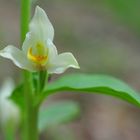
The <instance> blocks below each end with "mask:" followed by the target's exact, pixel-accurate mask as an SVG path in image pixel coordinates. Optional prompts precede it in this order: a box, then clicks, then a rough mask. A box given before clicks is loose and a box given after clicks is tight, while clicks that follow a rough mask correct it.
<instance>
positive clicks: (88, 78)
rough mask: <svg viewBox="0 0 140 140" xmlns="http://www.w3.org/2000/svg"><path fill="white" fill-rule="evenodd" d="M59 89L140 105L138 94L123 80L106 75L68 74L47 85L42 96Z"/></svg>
mask: <svg viewBox="0 0 140 140" xmlns="http://www.w3.org/2000/svg"><path fill="white" fill-rule="evenodd" d="M60 91H80V92H84V93H87V92H89V93H94V94H99V93H101V94H106V95H111V96H115V97H118V98H120V99H123V100H125V101H127V102H129V103H132V104H134V105H137V106H139V107H140V95H139V93H137V92H136V91H135V90H133V89H132V88H130V87H129V86H128V85H127V84H125V83H124V82H122V81H120V80H118V79H116V78H113V77H111V76H107V75H88V74H70V75H66V76H63V77H61V78H60V79H58V80H56V81H54V82H52V83H50V84H49V85H47V89H46V90H45V92H44V94H43V96H42V100H43V98H45V96H48V95H50V94H53V93H55V92H60Z"/></svg>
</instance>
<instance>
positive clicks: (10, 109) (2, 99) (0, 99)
mask: <svg viewBox="0 0 140 140" xmlns="http://www.w3.org/2000/svg"><path fill="white" fill-rule="evenodd" d="M13 89H14V83H13V80H12V79H11V78H7V79H6V80H5V81H4V83H3V85H2V87H1V89H0V123H1V124H2V125H6V124H7V123H8V122H9V121H12V122H13V123H14V124H15V125H17V124H18V122H19V118H20V110H19V108H18V106H17V105H16V104H15V103H14V102H13V101H11V100H10V99H8V97H9V96H10V95H11V93H12V91H13Z"/></svg>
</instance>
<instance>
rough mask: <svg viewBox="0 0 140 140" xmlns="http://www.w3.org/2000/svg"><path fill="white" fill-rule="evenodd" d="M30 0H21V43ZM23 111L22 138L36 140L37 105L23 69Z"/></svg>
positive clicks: (30, 76)
mask: <svg viewBox="0 0 140 140" xmlns="http://www.w3.org/2000/svg"><path fill="white" fill-rule="evenodd" d="M30 9H31V4H30V0H21V44H22V43H23V41H24V39H25V36H26V33H27V32H28V26H29V21H30ZM23 76H24V112H23V136H22V139H23V140H38V126H37V123H38V106H34V99H35V96H34V93H33V91H32V84H33V83H32V82H33V81H32V75H31V73H30V72H27V71H24V72H23Z"/></svg>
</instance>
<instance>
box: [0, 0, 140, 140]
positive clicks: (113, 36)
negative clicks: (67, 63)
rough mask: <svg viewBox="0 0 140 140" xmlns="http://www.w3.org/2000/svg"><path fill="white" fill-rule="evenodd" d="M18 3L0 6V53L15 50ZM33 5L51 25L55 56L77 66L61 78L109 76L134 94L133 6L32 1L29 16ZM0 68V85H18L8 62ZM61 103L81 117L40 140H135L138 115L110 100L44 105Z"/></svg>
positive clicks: (138, 31) (91, 0)
mask: <svg viewBox="0 0 140 140" xmlns="http://www.w3.org/2000/svg"><path fill="white" fill-rule="evenodd" d="M19 2H20V1H19V0H0V48H4V47H5V46H6V45H8V44H14V45H16V46H18V47H21V46H20V33H19V27H20V23H19V19H20V3H19ZM37 4H38V5H39V6H40V7H42V8H43V9H44V10H45V11H46V13H47V14H48V16H49V18H50V20H51V22H52V24H53V25H54V28H55V39H54V42H55V44H56V47H57V49H58V51H59V53H61V52H69V51H70V52H72V53H73V54H74V56H75V57H76V58H77V60H78V62H79V64H80V67H81V69H80V70H73V69H69V70H67V72H66V73H70V72H83V73H103V74H110V75H113V76H116V77H118V78H120V79H122V80H124V81H126V82H127V83H128V84H129V85H131V86H132V87H134V88H135V89H136V90H140V86H139V85H140V61H139V60H140V39H139V38H140V8H139V7H140V1H139V0H116V1H115V0H38V1H37V2H36V3H35V0H34V4H33V9H32V10H33V12H34V7H35V6H36V5H37ZM0 68H1V69H0V79H1V81H0V83H2V81H3V79H4V78H5V77H7V76H11V77H13V78H14V79H15V80H16V81H19V79H20V75H19V72H20V70H19V69H18V68H17V67H16V66H14V65H13V63H11V61H9V60H5V59H3V58H0ZM55 77H56V76H54V79H55ZM66 99H67V100H75V101H77V102H79V103H80V106H81V112H82V114H81V117H80V118H78V119H77V120H75V121H74V122H72V123H69V124H66V125H60V126H57V127H55V128H50V129H49V130H48V131H47V132H44V133H43V134H42V140H43V139H49V140H66V139H67V140H139V138H140V109H138V108H136V107H134V106H132V105H130V104H128V103H126V102H123V101H120V100H118V99H115V98H113V97H106V96H103V95H85V94H84V95H82V94H73V93H65V94H57V95H53V96H50V97H49V99H48V102H47V104H49V103H52V102H55V101H56V100H66ZM68 138H69V139H68ZM0 139H1V138H0Z"/></svg>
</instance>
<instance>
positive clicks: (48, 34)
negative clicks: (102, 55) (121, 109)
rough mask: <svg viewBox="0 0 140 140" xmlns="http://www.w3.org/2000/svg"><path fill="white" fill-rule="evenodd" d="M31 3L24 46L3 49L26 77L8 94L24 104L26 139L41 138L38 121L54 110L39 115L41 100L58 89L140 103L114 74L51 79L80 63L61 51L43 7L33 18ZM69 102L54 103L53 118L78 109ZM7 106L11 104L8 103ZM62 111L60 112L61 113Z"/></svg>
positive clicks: (26, 4) (24, 8) (24, 3)
mask: <svg viewBox="0 0 140 140" xmlns="http://www.w3.org/2000/svg"><path fill="white" fill-rule="evenodd" d="M30 7H31V1H30V0H21V40H22V49H18V48H17V47H14V46H12V45H8V46H7V47H5V48H4V49H2V50H0V56H2V57H4V58H8V59H10V60H12V61H13V63H14V64H15V65H16V66H18V67H19V68H21V69H22V71H23V72H22V74H23V77H24V78H23V80H22V83H21V84H19V86H17V87H16V88H15V89H14V90H13V91H12V94H9V95H10V97H8V98H9V99H11V100H12V101H13V102H15V103H16V104H17V105H18V107H19V108H20V112H21V116H22V119H21V120H22V127H23V129H22V130H24V131H23V133H22V134H23V136H22V140H39V134H38V133H39V127H38V122H41V125H40V126H42V124H43V128H44V124H50V123H49V122H48V120H50V116H49V119H48V120H47V119H46V120H47V121H45V119H44V118H47V117H48V116H47V115H48V113H49V112H51V109H50V110H49V111H47V113H46V112H45V113H41V114H42V115H39V109H40V106H41V103H42V102H43V101H44V99H45V98H46V97H48V96H49V95H51V94H53V93H56V92H60V91H82V92H83V91H84V92H90V93H103V94H107V95H111V96H115V97H118V98H120V99H123V100H125V101H128V102H129V103H132V104H134V105H137V106H138V107H140V96H139V94H138V93H137V92H136V91H134V90H133V89H131V88H130V87H129V86H128V85H126V84H125V83H123V82H121V81H120V80H117V79H116V78H113V77H111V76H107V75H95V74H94V75H92V74H90V75H88V74H70V75H66V76H63V77H62V78H59V79H57V80H56V81H53V82H52V81H51V82H48V81H49V75H52V74H61V73H63V72H64V71H65V70H66V69H67V68H69V67H72V68H76V69H79V68H80V67H79V64H78V62H77V60H76V59H75V57H74V56H73V54H72V53H69V52H68V53H62V54H58V52H57V49H56V47H55V45H54V43H53V38H54V28H53V26H52V24H51V22H50V20H49V19H48V16H47V15H46V13H45V11H44V10H43V9H42V8H40V7H39V6H36V9H35V14H34V16H33V18H32V20H31V21H30ZM29 21H30V22H29ZM89 60H90V58H89ZM0 97H1V100H2V99H3V96H2V95H1V96H0ZM1 103H2V102H1ZM0 105H1V104H0ZM65 105H66V104H63V109H60V108H61V106H59V108H58V106H57V105H56V106H55V107H53V114H55V115H54V116H52V117H51V119H52V120H53V121H52V122H55V121H56V120H59V121H60V122H61V120H60V118H61V117H62V118H65V117H64V116H63V115H64V114H65V113H64V114H63V113H62V110H65V111H66V110H68V109H70V111H68V113H70V112H71V111H72V112H76V111H75V110H74V108H75V106H74V107H72V106H71V104H69V105H70V107H72V109H71V108H69V105H68V106H67V107H68V108H65ZM1 106H2V105H1ZM4 106H5V107H7V105H4ZM8 106H9V105H8ZM0 109H2V107H0ZM59 111H60V112H59ZM43 112H44V111H43ZM58 113H60V114H59V115H58ZM1 114H3V115H0V116H4V115H5V112H3V113H1ZM10 114H11V113H10ZM50 114H51V113H50ZM61 114H62V116H61ZM9 116H10V115H9ZM39 116H41V117H39ZM57 116H58V117H59V119H58V118H57ZM60 116H61V117H60ZM38 117H39V118H38ZM2 118H3V117H2ZM42 118H43V119H42ZM40 120H41V121H40ZM42 120H43V121H42ZM64 120H65V119H64ZM42 122H43V123H42Z"/></svg>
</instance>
